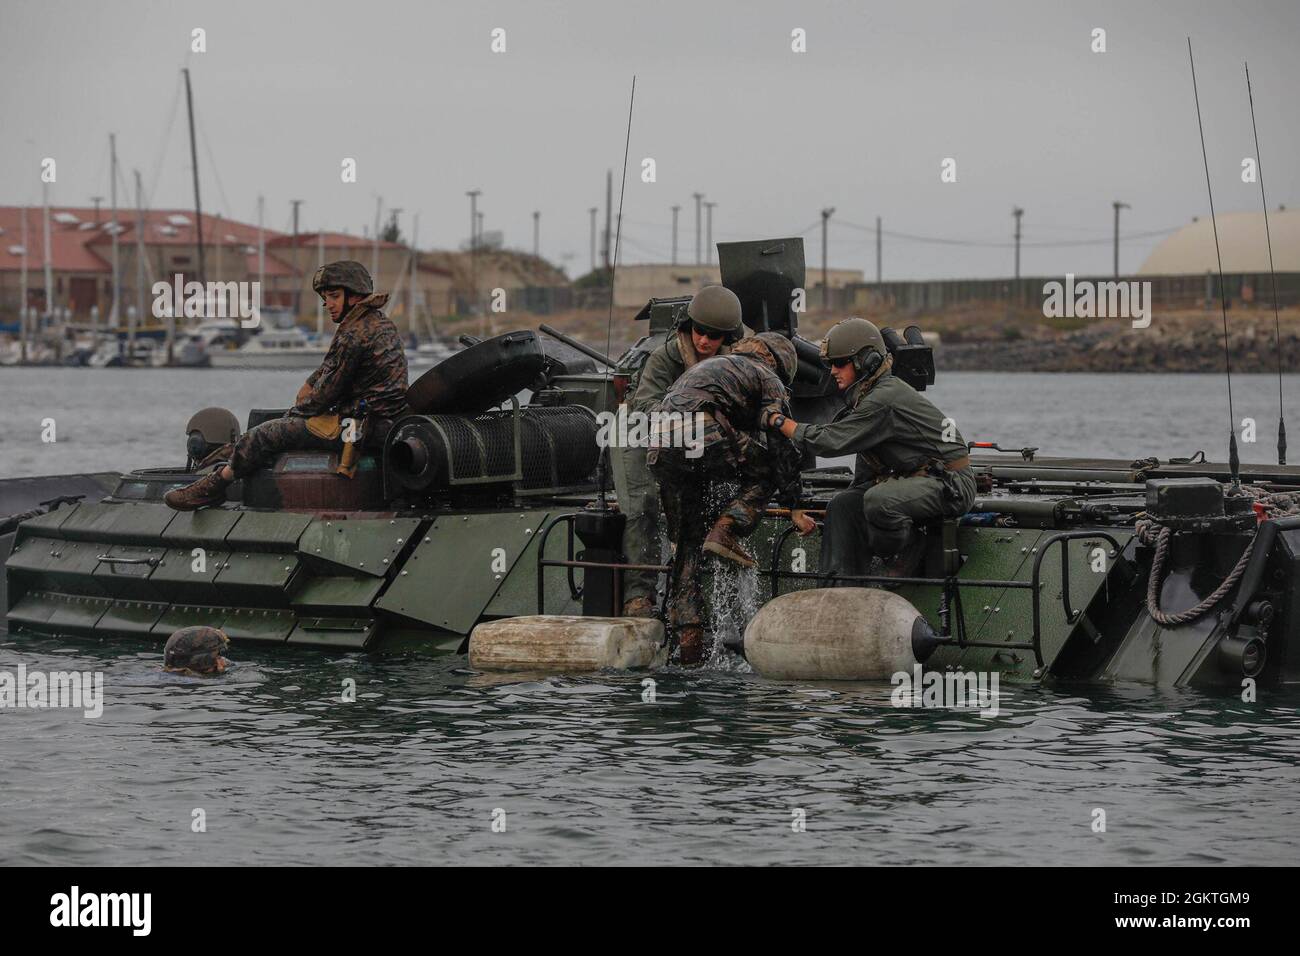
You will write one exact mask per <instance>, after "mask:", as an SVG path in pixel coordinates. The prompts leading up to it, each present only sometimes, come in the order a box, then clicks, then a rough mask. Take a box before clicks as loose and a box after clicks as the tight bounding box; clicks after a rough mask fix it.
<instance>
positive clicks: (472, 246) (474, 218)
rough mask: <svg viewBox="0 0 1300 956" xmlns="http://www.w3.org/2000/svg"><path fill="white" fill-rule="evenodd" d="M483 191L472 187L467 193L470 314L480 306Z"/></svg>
mask: <svg viewBox="0 0 1300 956" xmlns="http://www.w3.org/2000/svg"><path fill="white" fill-rule="evenodd" d="M482 192H483V190H481V189H471V190H469V191H468V192H466V193H465V195H466V196H468V197H469V284H470V287H471V292H470V296H471V298H470V307H469V313H470V315H473V314H474V312H475V310H476V309H477V308H478V197H479V196H480V195H481V194H482Z"/></svg>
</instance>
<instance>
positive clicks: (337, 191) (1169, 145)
mask: <svg viewBox="0 0 1300 956" xmlns="http://www.w3.org/2000/svg"><path fill="white" fill-rule="evenodd" d="M195 27H202V28H203V29H205V30H206V33H207V52H205V53H191V52H190V35H191V30H192V29H193V28H195ZM498 27H499V28H502V29H504V30H505V31H506V33H505V37H506V52H505V53H493V52H492V51H491V49H490V44H491V41H492V37H491V31H492V30H493V29H494V28H498ZM1097 27H1100V28H1103V29H1105V31H1106V45H1107V52H1105V53H1093V52H1092V51H1091V49H1090V45H1091V42H1092V41H1091V33H1092V30H1093V29H1094V28H1097ZM796 28H799V29H802V30H804V31H806V37H807V41H806V42H807V52H805V53H795V52H792V50H791V42H792V41H791V31H792V30H795V29H796ZM1188 34H1190V35H1191V37H1192V41H1193V44H1194V48H1195V52H1196V57H1197V76H1198V80H1199V82H1200V89H1201V108H1202V111H1203V113H1204V118H1205V135H1206V140H1207V144H1208V147H1209V156H1210V163H1211V171H1212V175H1213V177H1214V186H1215V190H1216V193H1215V201H1216V204H1217V208H1218V210H1219V211H1220V212H1227V211H1229V210H1242V209H1257V208H1258V204H1259V194H1258V191H1257V190H1258V187H1257V186H1255V185H1246V184H1243V183H1242V182H1241V179H1240V163H1241V160H1242V158H1243V157H1245V156H1250V155H1253V154H1254V147H1253V144H1252V140H1251V129H1250V115H1249V111H1248V104H1247V99H1246V87H1245V80H1244V75H1243V70H1242V62H1243V60H1246V59H1249V61H1250V66H1251V77H1252V80H1253V82H1254V86H1255V99H1256V111H1257V116H1258V121H1259V134H1260V145H1261V149H1262V151H1263V161H1264V165H1263V168H1264V172H1265V176H1266V180H1265V182H1266V185H1267V187H1268V191H1269V204H1270V206H1273V207H1276V205H1277V204H1279V203H1285V204H1287V205H1294V204H1296V203H1298V202H1300V164H1298V163H1297V162H1296V156H1297V150H1298V149H1300V118H1298V117H1297V114H1296V112H1295V109H1294V103H1295V93H1296V90H1297V89H1300V65H1298V64H1300V58H1298V57H1297V39H1300V4H1297V3H1296V2H1294V0H1276V2H1249V0H1247V2H1239V3H1209V2H1198V3H1189V2H1172V0H1170V2H1145V3H1140V4H1138V3H1133V2H1118V3H1110V2H1105V3H1102V2H1073V3H1050V2H1043V0H1039V2H1024V3H1020V2H994V3H972V2H910V3H904V2H889V3H847V2H815V0H798V2H774V0H747V2H740V0H730V2H725V3H723V2H713V3H703V2H700V0H694V2H689V0H687V2H679V0H654V2H610V0H570V2H544V0H532V2H461V0H449V2H435V3H429V2H419V3H417V2H397V0H374V2H370V3H355V2H339V0H317V2H306V0H289V2H283V0H282V2H276V3H268V2H265V0H263V2H256V0H253V2H249V0H227V2H222V3H220V4H214V3H204V4H200V3H184V2H181V3H177V2H144V0H118V2H113V3H102V2H68V0H62V2H59V0H54V2H51V0H5V2H4V4H3V6H0V62H2V63H3V64H4V68H5V69H4V73H5V79H4V82H3V84H0V117H2V118H3V129H4V135H3V143H2V144H0V202H3V203H6V204H11V203H21V202H36V201H39V196H40V182H39V162H40V159H41V158H42V157H44V156H52V157H55V158H56V159H57V161H58V182H57V184H55V185H54V186H53V187H52V191H51V197H52V201H53V202H55V203H58V204H68V205H72V204H87V205H88V204H89V200H90V197H91V196H92V195H105V196H107V195H108V161H107V154H108V147H107V140H108V134H109V133H110V132H116V133H117V136H118V152H119V157H120V160H121V162H122V164H123V166H124V168H125V175H126V177H127V178H128V180H129V178H130V170H131V169H132V168H136V167H138V168H139V169H140V170H141V172H142V175H143V177H144V181H145V189H146V193H147V194H148V200H149V202H150V204H151V205H154V206H160V207H161V206H178V207H188V206H190V205H191V203H192V198H191V187H190V162H189V153H188V142H187V140H186V138H185V116H184V103H183V100H181V99H179V98H178V91H179V71H180V68H181V67H182V66H186V65H188V66H189V67H190V69H191V71H192V75H193V82H194V87H195V90H194V93H195V108H196V111H197V113H198V115H199V124H200V129H201V133H202V138H201V140H200V144H199V165H200V168H201V172H202V190H203V197H204V206H205V209H207V210H211V211H216V212H221V213H225V214H228V215H231V216H234V217H236V218H242V219H245V220H249V221H253V220H254V219H255V217H256V209H257V195H258V193H261V194H263V195H264V196H265V197H266V204H267V217H266V221H267V225H268V226H270V227H272V228H278V229H283V228H287V226H288V222H289V208H290V207H289V200H290V199H302V200H305V203H304V205H303V208H302V217H301V228H302V229H304V230H313V229H316V228H318V227H324V228H329V229H341V228H347V229H349V230H351V231H355V232H358V233H359V232H360V230H361V228H362V226H363V224H367V223H370V222H371V221H372V220H373V217H374V206H375V197H376V196H380V195H382V197H383V199H384V202H385V204H386V206H389V207H400V208H401V209H402V210H403V212H402V215H401V219H400V223H401V225H402V229H403V232H404V234H407V235H409V231H410V222H411V216H410V214H411V213H412V212H414V211H418V212H419V214H420V233H419V244H420V245H421V247H423V248H429V247H431V246H434V247H440V248H449V247H454V246H456V245H457V244H458V243H460V242H462V241H464V239H465V238H466V236H467V235H468V231H469V204H468V199H467V198H466V197H465V195H464V193H465V191H466V190H467V189H472V188H479V189H481V190H483V195H482V197H481V200H480V203H481V205H480V208H481V209H482V210H483V211H484V212H485V214H486V216H485V228H486V229H489V230H492V229H500V230H502V231H503V232H504V233H505V238H506V241H507V244H509V245H513V246H517V247H522V248H529V249H531V246H532V212H533V210H535V209H536V210H540V212H541V227H542V228H541V233H542V240H541V248H542V254H543V255H545V256H547V257H548V258H550V259H552V260H553V261H556V262H557V263H564V262H566V260H565V259H564V258H563V257H564V256H565V255H566V254H568V255H570V256H571V258H570V259H568V260H567V264H568V266H569V271H570V273H571V274H580V273H582V272H585V271H586V269H587V265H588V260H589V218H588V213H587V209H588V208H589V207H590V206H594V205H603V201H604V173H605V170H606V169H607V168H613V169H614V176H615V203H617V201H618V195H617V194H618V177H619V173H620V166H621V163H622V158H623V141H624V135H625V124H626V120H627V106H628V92H629V86H630V83H631V77H632V74H633V73H634V72H635V73H636V75H637V94H636V109H635V114H634V116H633V122H632V139H631V151H630V158H629V168H628V176H627V195H626V199H625V203H624V251H623V256H622V259H623V261H625V262H645V261H667V258H668V254H669V248H670V243H671V225H670V224H671V212H670V208H671V207H672V205H674V204H679V205H681V206H682V213H681V226H680V233H679V243H680V257H681V261H690V260H693V258H694V248H695V246H694V243H695V238H694V203H693V200H692V198H691V194H692V193H693V192H695V191H700V192H703V193H705V194H706V197H707V198H708V199H710V200H712V201H715V202H716V203H717V204H718V205H717V207H716V209H715V210H714V239H715V241H726V240H732V239H752V238H762V237H768V236H776V235H789V234H796V233H800V232H802V231H804V230H807V232H806V233H805V235H806V242H807V248H808V259H809V264H810V265H817V264H820V262H821V252H820V229H819V228H815V224H816V223H818V221H819V210H820V209H821V208H822V207H823V206H834V207H835V210H836V211H835V214H834V216H833V217H832V219H831V223H832V225H831V230H830V260H831V265H832V266H840V267H855V268H862V269H865V270H866V271H867V275H868V277H873V276H874V271H875V258H874V257H875V252H874V245H873V236H872V234H871V233H870V232H867V231H863V230H862V229H860V228H855V227H867V228H868V229H869V228H871V227H872V226H873V224H874V222H875V217H876V216H877V215H879V216H881V217H883V222H884V227H885V229H886V230H887V231H889V232H896V233H904V234H909V235H916V236H927V237H950V238H957V239H964V240H971V241H974V242H985V243H997V242H1003V243H1009V242H1010V239H1011V233H1012V217H1011V209H1012V207H1013V206H1014V205H1020V206H1023V207H1024V208H1025V210H1026V212H1025V216H1024V241H1025V243H1026V246H1025V248H1024V249H1023V251H1022V271H1023V272H1024V273H1025V274H1030V275H1034V274H1038V275H1051V274H1059V273H1063V272H1066V271H1073V272H1076V273H1088V272H1100V271H1106V270H1108V269H1109V268H1110V261H1111V260H1110V257H1111V249H1110V246H1109V244H1108V243H1107V242H1100V243H1098V244H1095V245H1088V246H1076V247H1063V246H1035V245H1030V244H1031V243H1041V242H1060V241H1064V240H1088V239H1102V240H1105V239H1106V238H1107V237H1109V235H1110V230H1111V217H1112V210H1111V201H1112V200H1114V199H1120V200H1123V201H1126V202H1128V203H1131V204H1132V207H1133V208H1132V209H1131V210H1128V211H1126V212H1125V213H1124V219H1123V224H1122V232H1124V233H1140V232H1147V231H1153V230H1160V229H1165V228H1168V227H1171V226H1176V225H1180V224H1182V223H1185V222H1188V221H1190V219H1191V217H1192V216H1195V215H1202V216H1203V215H1205V214H1206V210H1207V205H1206V196H1205V181H1204V170H1203V168H1202V165H1201V154H1200V144H1199V140H1198V136H1197V130H1196V115H1195V110H1194V105H1193V99H1192V86H1191V78H1190V74H1189V71H1188V64H1187V49H1186V39H1185V38H1186V36H1187V35H1188ZM169 118H170V119H171V125H170V127H169V125H168V121H169ZM209 153H210V157H209ZM347 156H350V157H355V158H356V160H357V164H358V181H357V182H356V183H347V184H345V183H342V182H341V181H340V163H341V161H342V159H343V158H344V157H347ZM644 157H653V158H654V160H655V162H656V166H657V182H654V183H643V182H642V181H641V178H640V168H641V167H640V161H641V160H642V159H643V158H644ZM946 157H952V158H954V159H955V160H956V162H957V182H955V183H942V182H940V175H939V174H940V163H941V161H942V160H943V159H944V158H946ZM602 215H603V212H602ZM1156 242H1158V238H1145V239H1137V238H1135V239H1132V240H1129V241H1127V242H1125V243H1124V245H1123V261H1122V265H1123V267H1124V268H1125V269H1135V268H1136V267H1137V266H1138V265H1139V264H1140V263H1141V260H1142V258H1143V257H1144V256H1145V255H1146V253H1147V252H1148V251H1150V249H1151V248H1153V247H1154V244H1155V243H1156ZM1011 263H1012V250H1011V249H1010V248H1008V247H998V246H986V245H985V246H981V245H938V244H929V243H923V242H917V241H912V240H907V239H904V238H901V237H890V236H886V239H885V242H884V274H885V277H886V278H887V279H889V278H895V279H898V278H918V277H959V276H997V275H1006V274H1010V271H1011Z"/></svg>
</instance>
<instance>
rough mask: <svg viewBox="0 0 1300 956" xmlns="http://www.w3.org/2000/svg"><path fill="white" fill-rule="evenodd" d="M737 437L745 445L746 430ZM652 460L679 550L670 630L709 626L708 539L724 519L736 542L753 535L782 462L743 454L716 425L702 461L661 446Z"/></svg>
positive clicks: (670, 583)
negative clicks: (703, 576) (704, 579)
mask: <svg viewBox="0 0 1300 956" xmlns="http://www.w3.org/2000/svg"><path fill="white" fill-rule="evenodd" d="M738 437H739V438H740V441H741V446H742V447H744V445H745V443H746V442H745V437H746V436H745V435H744V433H743V432H742V433H739V436H738ZM752 451H757V449H753V450H752ZM651 458H652V459H653V460H652V461H651V462H650V471H651V472H652V473H653V475H654V477H655V478H657V479H658V480H659V498H660V501H661V502H662V503H663V511H664V517H665V519H667V523H668V537H669V538H670V539H671V540H672V542H673V543H674V544H675V545H676V548H677V551H676V554H675V555H674V556H673V563H672V573H671V575H670V576H669V581H668V626H669V628H670V629H671V630H672V631H673V632H674V633H677V632H679V631H680V629H681V628H683V627H689V626H702V625H703V624H704V591H703V588H702V587H701V584H700V565H701V563H702V561H703V558H704V537H705V535H707V534H708V533H709V529H710V528H712V527H713V525H714V522H715V521H717V520H718V519H719V518H720V517H726V518H730V519H731V532H732V534H734V535H735V536H736V537H737V538H743V537H746V536H747V535H749V534H750V533H751V532H753V530H754V529H755V528H756V527H758V522H759V519H760V518H761V517H762V515H763V508H764V507H765V506H766V505H767V503H768V501H769V500H771V498H772V495H773V494H774V493H775V492H776V490H777V486H778V479H777V463H776V462H775V461H774V459H773V458H772V457H771V456H769V455H766V454H754V453H752V452H751V453H750V454H743V455H742V454H741V453H740V452H739V451H738V449H737V447H736V445H734V444H732V442H731V441H730V440H728V439H727V438H726V436H725V435H723V434H722V432H721V431H720V429H718V426H717V425H716V424H712V423H710V424H709V425H708V426H707V427H706V428H705V432H704V450H703V454H702V455H701V456H700V457H698V458H687V457H686V449H683V448H661V449H656V450H655V451H654V453H653V455H652V456H651ZM733 491H734V494H732V492H733ZM728 499H729V500H728Z"/></svg>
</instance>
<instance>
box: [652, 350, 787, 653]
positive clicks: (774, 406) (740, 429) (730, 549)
mask: <svg viewBox="0 0 1300 956" xmlns="http://www.w3.org/2000/svg"><path fill="white" fill-rule="evenodd" d="M796 366H797V358H796V355H795V350H794V346H793V345H792V344H791V343H790V340H789V339H787V338H785V337H784V336H782V335H779V334H777V333H775V332H764V333H762V334H760V335H756V336H753V337H752V338H748V339H742V340H741V341H740V342H738V343H737V344H736V346H735V347H734V348H733V349H732V351H731V354H729V355H720V356H715V357H714V358H711V359H706V360H705V361H703V362H700V363H699V364H698V365H696V366H694V367H693V368H690V369H688V370H687V371H686V372H685V373H683V374H682V376H681V377H680V378H679V379H677V381H676V382H675V383H674V384H673V386H672V387H671V388H670V389H669V390H668V394H667V395H666V396H665V397H664V400H663V401H662V402H660V403H659V405H658V406H657V407H656V409H655V410H656V411H657V412H659V416H658V419H659V422H660V423H661V427H662V428H663V429H664V430H663V431H661V432H659V433H658V435H657V439H658V441H657V447H655V448H652V449H651V451H650V454H649V455H648V456H647V460H648V462H649V464H650V469H651V471H652V472H653V474H654V475H655V477H656V478H657V479H658V480H659V490H660V497H661V500H662V503H663V509H664V515H665V517H666V518H667V519H668V535H669V537H670V538H671V539H672V541H673V543H674V545H675V546H676V552H675V554H674V556H673V566H672V574H671V576H670V580H669V588H668V595H669V605H668V606H669V611H668V625H669V630H670V634H671V635H672V636H673V638H674V639H675V640H676V642H677V644H678V646H679V647H680V649H681V657H680V660H681V663H682V664H688V665H689V664H696V663H699V662H700V661H701V660H702V659H703V657H704V613H703V606H702V605H703V592H702V589H701V586H700V562H701V560H702V558H703V556H704V552H705V551H707V552H710V553H712V554H715V555H717V556H718V557H721V558H724V559H726V560H728V561H731V562H733V563H736V564H739V565H742V566H744V567H753V566H754V563H755V562H754V558H753V556H752V555H751V554H750V553H749V551H748V549H747V548H746V547H745V545H744V544H743V543H742V539H744V538H745V537H747V536H748V535H749V534H750V533H752V532H753V530H754V529H755V528H756V527H758V522H759V519H760V518H761V517H762V514H763V509H764V508H765V507H766V505H767V503H768V501H769V500H771V499H772V498H773V497H777V498H779V499H781V500H782V501H783V502H788V503H789V504H790V506H791V507H795V506H797V504H798V501H797V495H798V489H799V465H800V455H799V452H798V450H797V449H796V448H795V446H794V445H793V444H792V443H791V442H789V441H787V440H786V439H784V438H781V437H780V436H771V435H768V434H766V433H765V432H764V430H763V424H764V423H765V422H766V421H767V420H768V418H769V416H771V415H773V414H778V413H785V412H788V411H789V405H788V404H787V402H786V386H787V385H789V384H790V383H791V382H793V381H794V375H795V370H796ZM665 423H666V424H665ZM697 424H702V425H703V427H702V428H701V429H699V431H698V433H697V432H696V428H695V426H696V425H697ZM722 482H734V483H737V484H739V486H740V488H739V490H738V491H737V492H736V493H735V495H734V497H732V498H731V501H730V503H728V504H726V505H725V506H723V507H722V508H721V513H720V514H719V513H718V512H719V508H718V505H719V504H720V502H719V501H717V500H716V498H717V497H718V496H717V494H716V491H715V485H716V484H717V483H722ZM728 490H730V489H728ZM714 515H717V518H716V520H712V524H711V525H710V522H711V519H713V516H714Z"/></svg>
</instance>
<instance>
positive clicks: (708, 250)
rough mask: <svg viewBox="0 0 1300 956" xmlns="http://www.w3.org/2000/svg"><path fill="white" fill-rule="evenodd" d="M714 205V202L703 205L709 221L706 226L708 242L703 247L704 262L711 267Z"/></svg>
mask: <svg viewBox="0 0 1300 956" xmlns="http://www.w3.org/2000/svg"><path fill="white" fill-rule="evenodd" d="M716 205H717V203H715V202H706V203H705V204H704V209H705V215H706V216H707V217H708V220H709V225H708V236H709V241H708V244H707V245H706V246H705V247H704V261H705V262H706V263H707V264H708V265H713V207H714V206H716Z"/></svg>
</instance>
